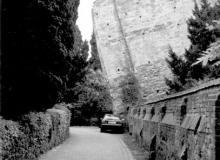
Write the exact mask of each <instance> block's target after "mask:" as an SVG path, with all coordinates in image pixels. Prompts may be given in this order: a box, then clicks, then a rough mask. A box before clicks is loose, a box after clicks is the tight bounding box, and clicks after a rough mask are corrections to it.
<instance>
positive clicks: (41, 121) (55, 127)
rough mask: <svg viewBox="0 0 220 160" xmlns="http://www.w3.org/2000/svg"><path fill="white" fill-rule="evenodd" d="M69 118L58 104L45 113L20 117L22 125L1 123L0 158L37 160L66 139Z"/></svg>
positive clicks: (66, 112) (3, 121) (4, 121)
mask: <svg viewBox="0 0 220 160" xmlns="http://www.w3.org/2000/svg"><path fill="white" fill-rule="evenodd" d="M58 106H59V107H58ZM58 108H59V109H58ZM70 116H71V115H70V111H69V110H68V109H67V108H66V107H65V105H64V104H59V105H56V106H55V108H53V109H50V110H48V111H47V112H38V113H36V112H31V113H29V114H26V115H23V116H22V122H15V121H9V120H1V121H0V139H1V141H0V146H2V147H1V152H0V158H1V159H4V160H12V159H16V160H25V159H26V160H27V159H28V160H32V159H37V157H39V155H41V154H43V153H45V152H46V151H48V150H49V149H51V148H52V147H54V146H57V145H59V144H60V143H62V142H63V141H64V140H65V139H66V138H67V137H68V136H69V126H70Z"/></svg>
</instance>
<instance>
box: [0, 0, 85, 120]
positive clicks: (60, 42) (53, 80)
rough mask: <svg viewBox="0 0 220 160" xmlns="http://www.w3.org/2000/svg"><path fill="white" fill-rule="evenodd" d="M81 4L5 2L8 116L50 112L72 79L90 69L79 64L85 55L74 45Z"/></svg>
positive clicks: (33, 0) (59, 0)
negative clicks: (49, 108) (29, 112)
mask: <svg viewBox="0 0 220 160" xmlns="http://www.w3.org/2000/svg"><path fill="white" fill-rule="evenodd" d="M78 5H79V0H38V1H36V0H21V1H12V0H7V1H4V3H3V15H2V17H3V19H2V21H3V23H2V24H3V25H2V30H3V32H2V33H3V35H2V37H3V39H2V41H3V45H2V46H3V48H2V51H3V55H2V63H3V68H2V76H3V78H2V84H3V109H2V114H3V115H4V116H7V117H13V116H14V114H13V113H18V114H19V113H25V112H27V111H30V110H42V109H46V108H48V107H51V106H52V105H53V104H54V103H57V102H59V101H61V100H62V99H63V96H64V93H65V92H66V91H65V90H66V88H67V84H68V83H69V80H70V75H71V76H72V75H77V74H78V73H79V72H80V71H81V69H83V68H84V67H85V65H82V66H80V65H79V64H82V63H84V61H85V58H84V54H83V56H82V55H80V54H81V52H80V51H78V50H77V49H76V48H75V45H74V42H76V40H77V38H76V37H77V34H76V33H77V28H76V27H75V22H76V19H77V16H78V14H77V8H78ZM77 67H78V68H77ZM80 67H82V68H80ZM76 68H77V69H76ZM72 79H73V78H72Z"/></svg>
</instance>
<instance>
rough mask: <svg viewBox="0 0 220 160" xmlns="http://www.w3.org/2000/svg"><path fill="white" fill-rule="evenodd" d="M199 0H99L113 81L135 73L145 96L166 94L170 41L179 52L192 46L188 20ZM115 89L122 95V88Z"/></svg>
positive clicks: (102, 44)
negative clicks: (119, 89) (166, 61)
mask: <svg viewBox="0 0 220 160" xmlns="http://www.w3.org/2000/svg"><path fill="white" fill-rule="evenodd" d="M196 1H197V2H198V3H199V2H200V0H196ZM209 1H210V2H213V3H214V2H215V1H216V0H209ZM194 4H195V1H194V0H96V2H95V3H94V7H93V12H92V13H93V23H94V31H95V36H96V40H97V45H98V51H99V56H100V58H101V63H102V66H103V68H104V70H105V73H106V76H107V78H108V79H109V82H110V86H115V85H118V84H116V83H118V81H117V82H115V81H116V80H118V77H123V76H125V75H126V74H128V72H134V74H135V75H136V77H137V79H138V81H139V83H140V84H139V85H140V88H141V93H142V97H143V99H144V101H146V100H149V99H151V98H152V97H155V95H158V94H160V95H162V94H164V93H165V90H166V85H165V82H164V77H169V76H170V72H169V69H168V67H167V65H166V63H165V62H164V59H165V57H167V55H168V46H171V47H172V48H173V50H174V51H175V52H176V53H178V54H183V52H184V50H185V48H188V46H189V44H190V42H189V39H188V38H187V24H186V21H187V19H188V18H189V17H191V16H192V10H193V8H194ZM113 88H114V87H113ZM113 90H114V89H113ZM112 93H113V97H116V96H115V95H114V94H118V90H117V93H114V92H112ZM117 100H119V99H117ZM116 103H117V104H119V103H120V102H119V101H117V102H116Z"/></svg>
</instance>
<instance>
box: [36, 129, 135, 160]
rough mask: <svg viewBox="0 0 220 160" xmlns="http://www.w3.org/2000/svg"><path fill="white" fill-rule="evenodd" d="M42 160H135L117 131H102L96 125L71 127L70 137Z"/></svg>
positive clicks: (41, 158)
mask: <svg viewBox="0 0 220 160" xmlns="http://www.w3.org/2000/svg"><path fill="white" fill-rule="evenodd" d="M40 160H134V158H133V156H132V154H131V152H130V151H129V149H128V148H127V146H126V145H125V143H124V142H123V140H122V135H121V134H117V133H100V129H99V128H96V127H71V128H70V137H69V138H68V139H67V140H66V141H65V142H64V143H63V144H61V145H59V146H58V147H55V148H54V149H52V150H51V151H49V152H47V153H46V154H44V155H42V156H41V157H40Z"/></svg>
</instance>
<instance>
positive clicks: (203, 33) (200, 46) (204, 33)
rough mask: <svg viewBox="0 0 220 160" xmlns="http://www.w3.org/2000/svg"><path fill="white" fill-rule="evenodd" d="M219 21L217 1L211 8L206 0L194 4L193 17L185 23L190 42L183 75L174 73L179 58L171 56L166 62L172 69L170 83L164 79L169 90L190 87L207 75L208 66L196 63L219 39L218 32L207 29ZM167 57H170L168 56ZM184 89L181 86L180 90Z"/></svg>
mask: <svg viewBox="0 0 220 160" xmlns="http://www.w3.org/2000/svg"><path fill="white" fill-rule="evenodd" d="M219 19H220V1H219V0H218V2H217V3H216V4H215V5H214V6H212V5H211V4H210V3H209V2H208V1H207V0H201V5H200V6H198V4H197V3H196V4H195V7H194V10H193V17H191V18H190V19H189V20H188V21H187V26H188V32H189V35H188V38H189V39H190V41H191V45H190V47H189V49H187V50H185V53H184V59H185V62H184V65H183V66H184V68H185V69H184V72H185V73H184V74H183V73H182V72H175V71H176V70H177V71H178V70H179V69H178V68H179V65H176V63H178V61H179V58H177V57H176V56H177V55H175V56H174V55H173V56H172V57H173V60H172V61H167V62H168V66H169V67H170V66H173V69H171V71H172V73H173V77H174V78H173V80H171V81H170V80H168V79H166V83H167V84H168V86H169V88H170V89H171V90H172V89H174V90H175V88H179V87H180V88H181V86H179V87H177V86H178V85H185V87H186V86H191V84H190V83H191V82H192V81H195V80H197V81H198V80H201V79H203V78H204V77H206V76H207V75H208V74H209V72H210V68H209V67H208V66H203V65H202V64H201V63H196V62H197V61H198V59H199V58H201V57H202V56H203V55H204V54H206V53H205V51H206V50H207V49H208V47H209V46H210V44H212V43H213V42H215V41H216V40H217V39H218V38H219V37H220V34H219V31H218V30H210V29H209V28H208V26H210V25H213V24H214V23H215V21H216V20H219ZM169 56H171V55H170V54H169ZM171 59H172V58H171ZM195 63H196V64H195ZM181 64H182V63H181ZM182 75H184V76H182ZM179 77H181V78H179ZM174 84H175V85H174ZM174 86H175V87H174ZM185 87H184V86H182V88H185ZM176 91H178V90H176Z"/></svg>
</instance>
